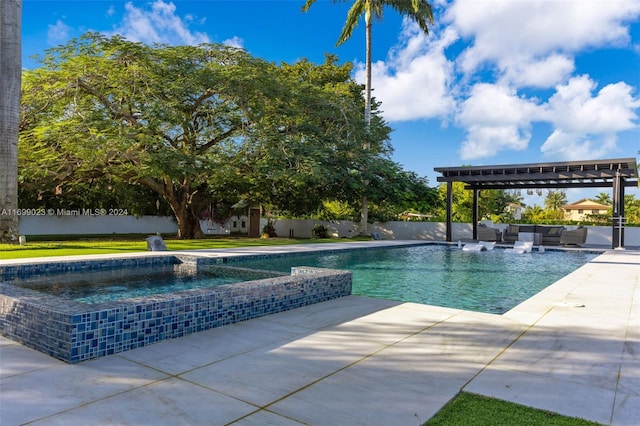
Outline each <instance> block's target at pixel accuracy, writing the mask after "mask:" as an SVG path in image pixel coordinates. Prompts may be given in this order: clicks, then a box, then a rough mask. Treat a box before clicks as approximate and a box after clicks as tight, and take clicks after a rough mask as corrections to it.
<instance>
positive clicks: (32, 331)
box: [0, 244, 597, 362]
mask: <svg viewBox="0 0 640 426" xmlns="http://www.w3.org/2000/svg"><path fill="white" fill-rule="evenodd" d="M596 255H597V253H570V252H557V251H547V252H546V253H544V254H542V253H530V254H525V255H507V254H506V253H505V251H504V250H500V249H496V250H494V251H488V252H479V253H473V252H463V251H461V250H460V249H457V248H455V247H452V246H448V245H442V244H428V245H413V244H412V245H411V246H405V247H396V248H389V249H383V248H379V247H377V248H366V249H356V250H338V251H331V252H316V254H311V255H306V256H301V255H291V254H289V255H276V256H274V255H266V256H265V255H257V256H253V258H251V257H252V256H245V257H243V256H242V255H240V256H237V257H233V256H228V257H227V256H224V257H217V258H216V257H215V256H207V255H206V253H204V254H203V255H198V254H194V255H182V254H176V255H170V254H166V255H155V254H151V255H149V256H140V257H118V258H107V257H105V258H101V259H100V260H86V261H84V260H83V261H77V260H76V261H54V262H49V261H47V262H40V263H33V264H28V263H25V264H20V265H0V333H1V334H3V335H5V336H7V337H9V338H11V339H13V340H15V341H18V342H21V343H23V344H25V345H27V346H30V347H32V348H34V349H37V350H39V351H41V352H44V353H46V354H49V355H52V356H55V357H57V358H59V359H62V360H65V361H67V362H78V361H84V360H87V359H91V358H95V357H100V356H105V355H110V354H114V353H118V352H122V351H126V350H129V349H133V348H137V347H141V346H145V345H148V344H152V343H155V342H158V341H161V340H164V339H168V338H176V337H181V336H185V335H187V334H191V333H194V332H198V331H202V330H206V329H209V328H212V327H218V326H221V325H226V324H231V323H234V322H238V321H244V320H247V319H251V318H256V317H259V316H263V315H268V314H272V313H276V312H282V311H284V310H288V309H294V308H297V307H301V306H306V305H309V304H312V303H319V302H322V301H326V300H331V299H333V298H338V297H343V296H346V295H349V294H358V295H367V296H373V297H381V298H385V299H390V300H398V301H411V302H417V303H426V304H433V305H440V306H449V307H454V308H459V309H470V310H476V311H483V312H491V313H502V312H505V311H506V310H508V309H510V308H511V307H513V306H515V305H516V304H518V303H519V302H520V301H522V300H525V299H527V298H528V297H530V296H531V295H533V294H535V293H537V292H538V291H540V290H542V289H543V288H545V287H546V286H548V285H550V284H552V283H553V282H554V281H556V280H558V279H559V278H560V277H562V276H564V275H566V274H568V273H570V272H571V271H573V270H575V269H576V268H578V267H579V266H581V265H582V264H584V263H586V262H588V261H589V260H591V259H592V258H593V257H595V256H596ZM178 264H179V265H182V266H184V267H185V268H187V270H188V269H189V268H195V269H196V270H206V269H217V270H220V271H222V270H225V271H224V274H228V273H229V272H228V271H229V270H231V269H242V270H244V269H246V268H249V269H251V270H252V271H256V272H257V271H259V270H263V271H262V272H263V273H264V272H265V271H264V270H270V271H276V272H278V271H279V272H280V273H279V274H278V273H275V274H274V273H272V272H267V274H268V276H272V278H263V279H258V280H254V281H243V282H240V283H236V284H221V285H214V286H213V287H212V286H211V285H208V286H205V287H198V288H193V289H184V288H181V287H176V288H174V289H173V290H175V291H170V292H165V293H158V292H157V289H144V291H143V292H142V293H137V291H138V290H139V289H136V290H135V292H134V293H127V292H124V293H123V294H119V295H118V296H117V297H116V298H115V299H114V300H110V301H105V302H101V303H91V302H86V301H85V302H82V303H81V302H80V301H77V300H70V299H66V298H62V297H59V296H55V295H53V294H47V293H43V292H41V291H34V290H33V289H30V288H22V287H19V286H17V285H13V284H12V282H13V281H15V280H16V279H18V278H20V279H22V278H29V277H34V276H39V277H41V278H42V277H46V276H48V275H50V274H53V273H55V274H59V273H63V274H64V273H65V272H67V271H75V272H79V273H80V276H83V275H87V274H93V273H94V272H100V273H102V272H105V271H110V270H114V271H116V272H114V273H115V274H116V275H117V274H119V272H117V271H119V270H120V269H122V268H134V269H136V270H138V269H140V268H144V267H147V266H150V267H152V268H153V269H162V268H165V267H169V268H176V265H178ZM296 265H299V266H296ZM345 269H346V270H345ZM349 271H352V272H349ZM285 272H286V274H285ZM110 273H111V272H109V274H110ZM118 277H120V276H119V275H118ZM352 277H353V278H352ZM36 281H37V280H36ZM124 282H125V278H124V277H122V278H118V280H117V284H115V285H114V283H113V282H110V283H107V285H106V288H107V291H111V290H117V291H120V290H121V289H120V288H119V287H125V286H124V285H122V284H123V283H124ZM352 283H353V285H352ZM109 287H112V289H111V290H109ZM113 287H115V289H114V288H113Z"/></svg>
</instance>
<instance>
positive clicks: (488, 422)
mask: <svg viewBox="0 0 640 426" xmlns="http://www.w3.org/2000/svg"><path fill="white" fill-rule="evenodd" d="M445 425H446V426H498V425H505V426H511V425H527V426H601V424H600V423H595V422H591V421H589V420H584V419H579V418H576V417H567V416H562V415H560V414H556V413H552V412H549V411H546V410H538V409H536V408H530V407H526V406H524V405H520V404H516V403H513V402H508V401H503V400H499V399H495V398H489V397H486V396H481V395H475V394H470V393H466V392H461V393H459V394H458V395H457V396H456V397H455V398H454V399H452V400H451V401H449V402H448V403H447V405H445V406H444V407H442V409H441V410H440V411H438V413H437V414H436V415H435V416H434V417H432V418H431V419H430V420H428V421H427V422H425V423H424V426H445Z"/></svg>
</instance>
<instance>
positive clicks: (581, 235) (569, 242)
mask: <svg viewBox="0 0 640 426" xmlns="http://www.w3.org/2000/svg"><path fill="white" fill-rule="evenodd" d="M586 241H587V228H584V227H582V226H581V227H579V228H578V229H574V230H572V231H564V232H563V233H562V235H560V244H562V245H565V246H580V245H582V244H584V243H585V242H586Z"/></svg>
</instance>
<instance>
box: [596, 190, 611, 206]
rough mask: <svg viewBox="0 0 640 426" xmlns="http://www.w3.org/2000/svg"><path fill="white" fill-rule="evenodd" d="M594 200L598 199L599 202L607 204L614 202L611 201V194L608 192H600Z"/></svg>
mask: <svg viewBox="0 0 640 426" xmlns="http://www.w3.org/2000/svg"><path fill="white" fill-rule="evenodd" d="M593 201H597V202H598V203H600V204H604V205H605V206H610V205H611V204H613V203H612V202H611V195H610V194H609V193H607V192H600V193H599V194H598V195H596V196H595V198H594V199H593Z"/></svg>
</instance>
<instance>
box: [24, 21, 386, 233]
mask: <svg viewBox="0 0 640 426" xmlns="http://www.w3.org/2000/svg"><path fill="white" fill-rule="evenodd" d="M40 61H41V63H42V67H40V68H37V69H34V70H29V71H25V72H24V76H23V90H22V96H23V102H22V111H21V121H20V146H19V152H20V159H19V161H20V177H19V178H20V182H21V185H22V186H23V187H24V188H33V189H35V188H39V189H38V191H39V196H34V195H32V198H33V199H34V200H37V199H38V198H39V199H40V200H42V202H43V203H47V202H51V201H50V200H51V195H55V194H58V195H62V194H69V193H70V194H74V193H75V194H79V193H82V192H83V189H82V188H83V187H84V188H86V187H87V186H91V184H89V182H92V183H94V184H95V185H98V186H99V185H102V186H104V187H111V188H114V187H122V185H132V186H133V188H134V191H133V192H134V193H137V192H140V193H146V194H149V192H148V191H152V193H154V194H156V195H157V196H158V197H159V199H162V200H163V203H164V202H166V205H168V206H169V207H170V209H171V211H172V212H173V214H174V215H175V217H176V220H177V222H178V226H179V236H180V237H184V238H193V237H198V236H199V234H200V232H201V231H200V228H199V218H200V213H201V212H202V210H204V209H205V208H206V206H208V205H209V204H211V202H212V201H214V202H225V203H228V204H232V203H235V202H236V201H238V200H240V199H244V200H247V201H250V202H260V203H271V204H274V205H277V206H278V207H279V208H281V209H284V210H288V211H291V212H294V213H296V212H302V211H308V210H310V209H317V208H318V207H319V206H321V205H322V201H323V200H325V199H338V200H351V201H352V200H353V199H354V197H358V196H362V195H364V194H363V192H364V191H369V190H370V189H369V188H367V185H364V184H363V176H362V173H364V171H367V173H368V176H366V178H367V179H369V180H370V181H373V180H375V179H376V176H379V175H380V176H381V175H382V174H381V173H379V171H380V168H376V167H374V165H375V164H376V163H381V164H382V163H385V162H389V161H390V160H389V154H390V152H391V147H390V146H389V144H388V138H389V133H390V131H391V130H390V128H389V127H388V126H387V125H386V123H385V122H384V121H383V120H382V118H381V117H379V115H378V114H377V112H375V113H374V119H373V121H372V124H371V130H370V132H369V133H368V134H367V132H366V129H365V124H364V120H363V105H364V99H363V96H362V90H361V87H360V86H359V85H358V84H357V83H356V82H355V81H353V79H352V78H351V77H350V75H351V64H344V65H338V64H337V58H336V57H334V56H327V58H326V60H325V62H324V63H323V64H320V65H316V64H312V63H310V62H308V61H306V60H302V61H300V62H297V63H295V64H291V65H290V64H282V65H275V64H273V63H269V62H266V61H263V60H261V59H257V58H254V57H252V56H251V55H249V54H248V53H247V52H245V51H243V50H240V49H236V48H232V47H227V46H222V45H217V44H204V45H200V46H165V45H156V46H147V45H144V44H141V43H134V42H130V41H127V40H125V39H123V38H121V37H118V36H116V37H112V38H106V37H104V36H101V35H98V34H93V33H88V34H86V35H84V36H82V37H80V38H79V39H74V40H71V41H70V42H68V43H67V44H65V45H63V46H60V47H57V48H54V49H51V50H49V51H47V52H46V54H45V55H44V56H43V57H41V58H40ZM365 134H367V135H368V139H367V141H368V143H369V146H368V149H366V150H365V149H363V147H364V138H365ZM376 170H378V173H377V172H376ZM396 171H397V170H396ZM43 188H44V189H43ZM136 188H137V189H136ZM370 191H373V189H371V190H370ZM43 193H45V194H43ZM47 207H48V206H47ZM95 207H99V206H95Z"/></svg>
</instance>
